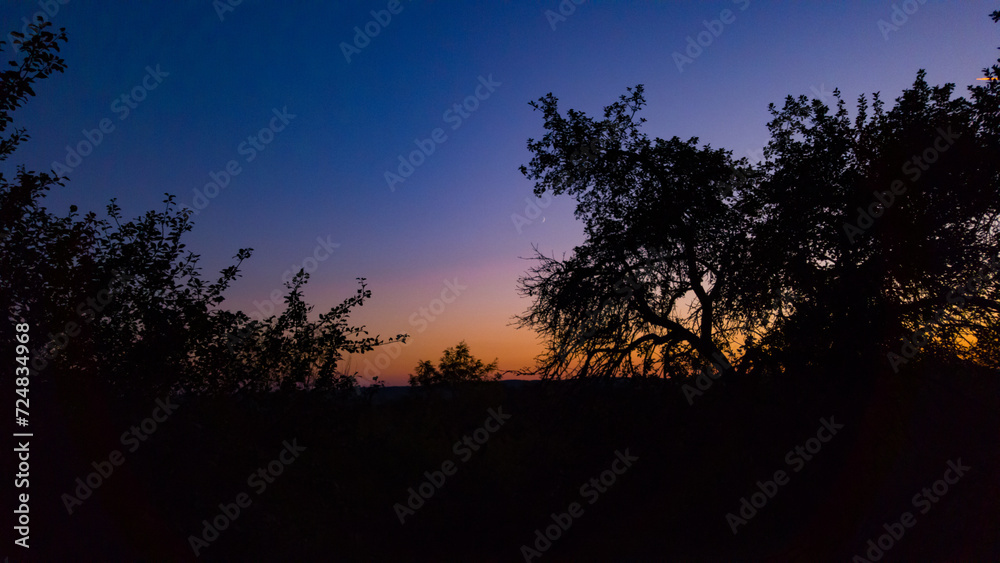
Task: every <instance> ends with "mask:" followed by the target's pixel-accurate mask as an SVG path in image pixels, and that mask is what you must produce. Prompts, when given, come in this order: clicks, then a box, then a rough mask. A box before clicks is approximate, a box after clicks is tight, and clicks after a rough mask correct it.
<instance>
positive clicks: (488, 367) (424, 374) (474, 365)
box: [410, 340, 500, 387]
mask: <svg viewBox="0 0 1000 563" xmlns="http://www.w3.org/2000/svg"><path fill="white" fill-rule="evenodd" d="M496 369H497V360H495V359H494V360H493V362H491V363H489V364H484V363H483V361H482V360H479V359H476V358H475V357H473V356H472V354H471V353H470V352H469V345H468V344H466V343H465V341H464V340H463V341H461V342H459V343H458V345H457V346H455V347H454V348H448V349H446V350H445V351H444V354H443V355H442V356H441V361H440V362H439V363H438V366H437V367H436V368H435V367H434V364H432V363H431V362H430V360H421V361H420V362H419V363H418V364H417V368H416V371H417V373H416V375H410V385H412V386H415V387H416V386H431V385H454V384H458V383H468V382H476V381H496V380H499V379H500V374H499V373H493V374H492V375H491V374H490V372H496Z"/></svg>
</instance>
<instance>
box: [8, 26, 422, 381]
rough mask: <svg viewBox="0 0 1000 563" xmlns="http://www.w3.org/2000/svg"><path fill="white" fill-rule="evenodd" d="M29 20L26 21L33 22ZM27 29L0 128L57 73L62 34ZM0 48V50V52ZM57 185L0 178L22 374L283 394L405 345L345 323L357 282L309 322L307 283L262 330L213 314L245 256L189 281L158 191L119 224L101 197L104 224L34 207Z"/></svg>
mask: <svg viewBox="0 0 1000 563" xmlns="http://www.w3.org/2000/svg"><path fill="white" fill-rule="evenodd" d="M39 19H40V18H39ZM48 27H49V24H47V23H39V24H33V25H31V26H30V33H29V36H28V37H27V38H25V37H24V36H22V35H21V34H20V33H18V32H14V33H12V34H11V36H12V37H15V43H16V44H18V45H19V46H20V48H19V50H18V51H17V54H16V58H15V60H13V61H11V62H10V66H11V67H12V68H13V69H12V70H7V71H4V72H2V73H0V132H4V131H6V129H7V127H8V126H9V125H10V124H11V123H12V117H11V115H10V113H11V112H12V111H13V110H14V109H16V108H17V107H20V106H21V105H22V104H23V103H25V102H26V100H27V99H28V98H29V97H30V96H33V95H34V91H33V90H32V89H31V84H32V83H33V82H34V81H36V80H40V79H43V78H46V77H48V76H49V75H50V74H51V73H52V72H61V71H62V70H63V69H64V68H65V65H64V61H63V59H62V58H60V57H58V56H57V54H56V53H58V51H59V42H65V41H66V34H65V31H64V30H60V33H59V34H53V33H51V32H49V31H48V30H47V28H48ZM0 45H3V43H2V42H0ZM27 139H28V135H27V133H26V132H25V131H24V129H15V130H14V131H13V132H11V133H10V134H9V135H8V136H7V137H5V138H0V160H6V159H7V158H8V157H9V156H10V155H11V154H12V153H13V151H14V150H15V148H16V147H17V146H18V145H19V144H20V143H21V142H23V141H25V140H27ZM64 181H65V179H63V178H58V177H56V176H55V175H53V174H48V173H35V172H32V171H26V170H25V169H24V167H19V168H18V172H17V177H16V180H15V181H14V182H8V181H7V180H6V178H4V176H3V175H2V174H0V270H2V271H3V272H4V276H3V279H2V281H0V290H2V297H3V304H4V306H5V308H6V316H7V322H6V323H0V324H2V326H0V337H2V340H3V341H5V342H10V341H12V340H13V334H12V330H13V326H14V323H24V322H27V323H29V325H30V335H31V343H32V346H31V348H32V350H33V352H32V354H31V356H32V360H31V364H30V366H31V367H30V369H31V375H32V376H33V377H35V378H38V379H42V380H46V379H48V380H58V381H59V382H60V383H61V384H65V385H69V386H74V385H78V386H85V387H88V388H94V387H96V388H101V389H104V390H105V391H106V392H108V393H110V394H112V395H114V396H119V397H122V396H129V397H135V396H141V395H145V396H160V397H162V396H163V395H165V394H169V393H177V392H188V393H233V392H236V391H267V390H271V389H274V388H279V387H280V388H285V389H289V388H294V387H296V384H299V383H301V384H304V385H306V386H313V385H315V386H317V387H319V388H321V389H327V390H334V391H336V390H341V391H344V390H353V389H354V388H355V386H356V374H345V373H340V372H338V371H337V365H338V362H339V361H340V360H341V359H342V357H343V354H344V353H363V352H366V351H369V350H371V349H373V348H374V347H376V346H379V345H382V344H386V343H389V342H395V341H405V338H406V335H403V334H400V335H397V336H396V338H395V339H389V340H382V339H381V338H380V337H378V336H376V337H368V336H367V332H366V331H365V330H364V327H355V326H351V325H350V324H349V323H348V321H347V319H348V316H349V314H350V311H351V310H352V309H353V308H354V307H360V306H362V305H363V304H364V301H365V300H366V299H368V298H370V296H371V292H370V291H368V290H367V289H366V288H365V283H364V279H363V278H359V283H360V285H361V287H360V289H358V291H357V294H356V295H355V296H353V297H350V298H348V299H346V300H344V302H343V303H341V304H340V305H338V306H335V307H333V308H331V310H330V311H329V312H327V313H325V314H322V315H319V319H318V320H317V321H310V320H309V318H308V313H309V312H310V311H311V310H312V307H311V306H309V305H307V304H306V303H305V302H304V301H303V300H302V286H303V285H304V284H305V283H306V281H307V280H308V275H307V274H305V273H304V272H299V274H298V275H296V276H295V277H294V278H293V279H292V280H291V281H290V282H289V283H288V284H287V285H286V287H287V289H288V294H287V296H286V298H285V303H286V306H287V307H286V310H285V311H284V312H282V313H281V314H280V315H278V316H272V317H270V318H268V319H264V320H263V321H260V322H256V321H250V319H249V317H248V316H247V315H246V314H244V313H243V312H241V311H235V312H232V311H227V310H224V309H221V308H220V305H221V304H222V303H223V302H224V301H225V297H224V296H223V293H224V292H225V291H226V289H227V288H228V287H229V285H230V284H231V283H232V282H233V281H234V280H235V279H236V278H237V277H239V266H240V264H241V263H242V262H243V260H246V259H248V258H249V257H250V255H251V252H252V249H249V248H246V249H240V250H239V251H238V252H237V254H236V256H235V257H234V258H235V259H236V260H237V262H236V264H235V265H232V266H229V267H227V268H224V269H223V270H221V271H220V276H219V278H218V279H217V280H216V281H214V282H206V281H205V280H203V279H202V278H201V273H200V268H199V267H198V265H197V263H198V259H199V256H198V255H197V254H194V253H193V252H191V251H189V250H186V248H185V245H184V244H183V243H182V242H181V238H182V236H183V235H184V233H186V232H187V231H190V230H191V229H192V228H193V224H192V223H191V220H190V218H191V214H192V211H191V210H190V209H183V210H182V209H179V208H178V207H177V206H176V204H175V197H174V196H172V195H169V194H167V195H166V199H164V200H163V203H164V209H163V210H162V211H149V212H147V213H146V214H144V215H143V216H142V217H140V218H138V219H136V220H133V221H125V220H124V218H123V217H122V215H121V209H120V208H119V207H118V205H117V203H116V201H115V200H114V199H112V201H111V203H110V204H109V205H108V206H107V215H108V218H107V219H99V218H98V217H97V214H96V213H94V212H88V213H86V214H85V215H84V216H82V217H81V216H80V214H79V212H78V211H77V207H76V206H75V205H74V206H71V207H70V210H69V213H68V214H67V215H66V216H63V217H60V216H56V215H54V214H53V213H51V212H49V211H48V210H47V209H45V208H44V207H43V206H42V205H41V202H42V200H43V199H44V197H45V194H46V192H47V190H49V189H50V188H51V187H53V186H61V185H63V182H64Z"/></svg>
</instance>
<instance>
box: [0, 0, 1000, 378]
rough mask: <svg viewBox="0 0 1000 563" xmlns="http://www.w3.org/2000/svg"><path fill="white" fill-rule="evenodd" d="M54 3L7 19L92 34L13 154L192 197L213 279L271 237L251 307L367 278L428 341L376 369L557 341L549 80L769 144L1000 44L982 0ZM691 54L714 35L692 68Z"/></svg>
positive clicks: (661, 123)
mask: <svg viewBox="0 0 1000 563" xmlns="http://www.w3.org/2000/svg"><path fill="white" fill-rule="evenodd" d="M47 1H48V3H49V4H51V6H48V5H47V4H46V0H43V1H42V2H29V1H7V2H4V3H3V5H2V7H0V17H2V22H3V28H2V29H3V34H4V35H6V33H7V32H9V31H11V30H13V29H18V30H20V29H21V27H22V26H23V25H24V22H23V21H22V18H24V17H32V16H33V14H34V13H36V12H38V11H39V10H40V9H42V8H43V7H45V6H48V9H49V10H50V12H55V13H54V15H52V16H51V17H50V19H51V21H52V22H53V24H54V25H55V27H57V28H58V27H65V28H66V30H67V33H68V35H69V43H68V44H67V45H66V47H65V49H64V57H65V59H66V62H67V66H68V69H67V71H66V72H65V73H63V74H56V75H55V76H53V77H52V78H50V79H48V80H45V81H43V82H42V83H40V84H39V85H38V87H37V88H36V89H35V90H36V93H37V97H36V98H34V99H33V100H32V101H30V102H29V104H28V105H27V106H26V107H25V108H22V109H21V110H19V111H18V112H16V113H15V125H16V126H18V127H26V128H27V129H28V132H29V134H31V136H32V139H31V141H30V142H28V143H27V144H25V145H23V146H22V148H21V149H20V150H18V151H17V152H16V153H15V155H14V157H13V158H12V159H11V160H10V161H8V162H6V163H4V164H3V167H4V168H3V170H4V171H5V173H10V172H12V171H13V167H14V165H16V164H25V165H26V166H27V167H28V168H29V169H34V170H46V169H50V168H52V167H53V166H55V164H54V163H58V164H59V165H60V166H63V167H65V168H64V170H65V174H66V175H67V176H68V177H69V178H70V181H69V182H68V183H67V184H66V186H65V187H64V188H61V189H57V190H55V191H53V192H50V195H49V197H48V198H47V200H46V201H47V206H48V207H49V208H50V209H52V210H54V211H56V212H57V213H59V214H63V213H65V212H66V211H67V210H68V209H67V208H68V206H69V205H70V204H71V203H72V204H77V205H79V206H80V207H81V210H83V211H88V210H96V211H99V212H101V215H102V216H103V210H104V206H105V205H106V204H107V202H108V201H109V200H110V198H112V197H117V198H118V203H119V205H121V207H122V208H123V212H124V214H125V216H126V217H129V218H132V217H135V216H138V215H140V214H142V213H143V212H145V211H146V210H149V209H154V208H155V209H159V208H161V207H162V205H161V203H160V202H161V200H162V199H163V193H164V192H169V193H173V194H177V196H178V200H179V201H180V202H181V203H183V204H185V205H188V206H190V207H192V208H195V209H197V211H198V212H197V214H196V215H195V217H194V222H195V227H194V231H193V232H191V233H189V234H188V236H187V238H186V242H187V245H188V248H189V249H191V250H193V251H194V252H196V253H199V254H201V255H202V260H201V262H200V263H201V265H202V267H203V270H202V273H203V276H204V277H206V278H208V279H214V278H216V277H217V272H218V270H220V269H222V268H223V267H225V266H227V265H229V264H231V263H232V259H231V256H233V255H234V254H235V253H236V251H237V249H239V248H241V247H252V248H254V255H253V257H252V258H251V259H250V260H249V261H248V262H246V263H244V265H243V277H242V278H240V279H239V280H238V281H237V282H236V284H235V286H234V287H233V288H232V289H231V290H230V292H229V293H228V296H229V299H228V300H227V301H226V305H227V306H228V307H230V308H234V309H242V310H243V311H246V312H248V313H253V312H255V311H261V312H263V313H268V312H269V306H271V304H270V299H271V295H272V292H273V291H274V290H281V291H280V293H281V294H283V293H284V291H283V285H282V275H283V274H284V273H285V272H286V271H292V270H295V271H297V270H298V269H299V268H300V267H303V266H305V267H307V270H308V269H312V270H313V271H312V275H311V279H310V281H309V284H308V285H307V286H306V288H305V298H306V300H307V302H309V303H312V304H314V305H316V309H315V310H314V315H315V314H318V313H319V312H324V311H326V310H328V309H329V308H330V307H331V306H333V305H335V304H337V303H339V302H340V301H342V300H343V299H344V298H347V297H349V296H351V295H353V294H354V291H355V289H356V282H355V278H356V277H366V278H367V279H368V284H369V288H370V289H371V290H372V293H373V295H372V299H371V301H369V302H368V303H367V304H366V305H365V306H364V307H363V308H361V309H357V310H356V312H355V314H354V315H353V316H352V321H353V322H354V323H356V324H364V325H367V327H368V329H369V331H370V333H371V334H372V335H375V334H381V335H382V336H390V335H395V334H397V333H401V332H405V333H409V334H410V336H411V338H410V341H409V344H407V345H406V346H404V347H401V348H400V349H398V350H395V352H396V353H395V354H392V355H395V357H390V356H391V355H390V354H388V353H387V352H388V351H386V352H385V353H381V356H382V357H381V358H379V356H380V353H379V352H374V353H371V354H368V355H366V356H365V357H363V358H361V357H359V358H353V359H352V364H351V366H350V367H351V368H352V370H357V371H361V372H362V374H363V375H366V376H369V377H370V376H372V375H380V379H383V380H386V381H387V383H388V384H390V385H393V384H404V383H405V381H406V375H407V374H409V373H412V371H413V369H414V366H415V365H416V363H417V360H418V359H433V360H435V362H436V360H437V359H438V358H439V357H440V355H441V352H442V351H443V350H444V349H445V348H447V347H450V346H453V345H455V344H456V343H458V342H459V341H460V340H463V339H464V340H466V341H467V342H468V343H469V346H470V348H471V351H472V353H473V354H474V355H476V356H478V357H480V358H483V359H485V360H487V361H488V360H492V359H493V358H494V357H497V358H499V360H500V368H501V369H515V368H520V367H527V366H529V365H531V364H532V359H533V357H534V356H535V355H536V354H537V353H538V352H539V351H540V350H541V346H540V343H539V342H538V341H537V339H536V337H535V335H534V334H533V333H531V332H528V331H527V330H525V329H520V330H519V329H515V328H514V327H513V326H511V325H510V323H511V317H512V316H513V315H515V314H518V313H521V312H523V311H524V310H525V309H526V307H527V305H528V302H527V301H526V300H522V299H521V298H519V297H518V296H517V294H516V291H515V289H516V281H517V278H518V277H519V276H520V275H522V274H523V273H524V272H525V271H526V269H527V268H528V267H529V266H530V265H531V262H529V261H526V260H522V259H520V258H521V257H529V256H531V255H532V249H531V245H532V244H537V245H538V246H539V248H540V249H541V250H542V251H543V252H545V253H546V254H555V255H556V256H561V255H562V254H563V253H569V252H570V251H571V250H572V248H573V246H574V245H575V244H578V243H579V242H582V240H583V239H582V226H581V225H580V224H579V223H577V222H576V221H575V220H574V219H573V208H574V204H573V201H572V200H570V199H568V198H566V197H565V196H563V197H559V198H555V199H553V200H551V203H550V204H549V205H547V206H545V207H544V209H542V213H541V216H539V217H537V218H535V219H534V220H531V219H530V216H529V215H526V211H525V208H526V206H527V204H528V202H530V201H532V200H534V201H535V202H536V203H538V204H541V205H545V203H546V200H537V199H536V198H534V196H533V195H532V192H531V190H532V185H531V183H530V182H528V181H527V180H526V179H525V178H524V177H523V176H521V175H520V173H519V172H518V170H517V168H518V166H519V165H521V164H524V163H527V161H528V160H529V159H530V154H529V153H528V151H527V149H526V148H525V144H526V141H527V139H528V138H529V137H535V138H538V137H540V136H541V135H542V134H543V129H542V121H541V116H540V114H539V113H537V112H534V111H532V109H531V108H530V107H529V106H528V102H529V101H530V100H534V99H537V98H538V97H540V96H542V95H544V94H546V93H548V92H552V93H554V94H555V95H556V96H557V97H558V98H559V100H560V107H561V109H562V110H563V111H565V110H566V109H568V108H574V109H579V110H583V111H585V112H587V113H588V114H591V115H599V114H600V111H601V110H602V108H603V107H604V106H605V105H607V104H609V103H611V102H613V101H615V100H616V99H617V97H618V96H619V95H621V94H624V93H625V88H626V87H627V86H634V85H635V84H639V83H642V84H645V86H646V98H647V101H648V105H647V108H646V112H645V114H644V116H645V117H646V118H647V119H648V122H647V123H646V132H647V133H648V134H649V135H650V136H651V137H653V136H659V137H663V138H670V137H671V136H674V135H677V136H679V137H681V138H685V139H686V138H688V137H692V136H697V137H699V138H700V139H701V142H702V143H709V144H711V145H712V146H713V147H720V146H721V147H724V148H727V149H730V150H732V151H733V153H734V155H735V156H736V157H741V156H747V157H750V158H751V159H752V160H756V159H757V157H756V156H754V155H755V154H759V150H760V148H761V147H762V146H763V145H764V144H765V143H766V141H767V129H766V127H765V124H766V122H767V120H768V113H767V105H768V103H771V102H774V103H776V104H778V105H780V104H781V103H782V100H783V99H784V97H785V96H787V95H789V94H791V95H796V96H798V95H800V94H805V95H808V96H821V95H827V99H828V100H830V99H831V97H830V96H829V92H830V91H832V90H833V89H834V88H835V87H839V88H840V89H841V91H842V92H843V93H844V98H845V99H846V100H847V101H848V102H849V107H850V106H851V105H852V104H853V103H854V101H855V100H856V99H857V97H858V95H860V94H863V93H867V94H870V93H871V92H874V91H881V92H882V95H883V99H885V100H886V101H887V103H890V104H891V100H892V99H894V98H895V97H896V96H897V95H899V93H900V92H901V90H902V89H903V88H904V87H907V86H909V85H911V84H912V82H913V79H914V76H915V74H916V72H917V69H919V68H925V69H927V79H928V82H930V83H931V84H943V83H946V82H954V83H955V84H956V85H957V86H958V88H957V89H958V94H959V95H965V93H966V89H965V87H966V86H968V85H971V84H973V83H974V82H975V78H976V77H978V76H981V74H980V69H982V68H983V67H984V66H988V65H990V64H991V63H992V62H994V61H995V60H996V58H997V55H996V54H997V50H996V47H997V46H998V45H1000V38H998V29H1000V26H997V25H996V24H994V23H992V22H991V21H990V20H989V18H988V14H989V12H991V11H992V10H995V9H997V6H996V4H995V3H986V2H971V1H970V2H934V1H933V0H927V1H926V2H925V3H921V2H918V1H916V0H910V1H908V2H897V3H895V4H893V3H892V2H850V3H844V4H839V3H838V4H834V3H822V4H820V3H815V4H814V3H796V4H785V3H783V4H778V3H771V2H764V1H762V0H735V1H730V0H724V1H717V2H701V3H673V2H656V3H653V2H641V3H640V2H597V1H593V0H590V1H585V2H582V3H581V4H580V5H576V4H575V3H573V2H571V1H570V0H564V1H563V2H562V3H561V4H560V2H557V1H555V0H550V1H542V2H503V3H500V2H476V3H472V2H468V3H460V2H419V1H413V2H411V1H408V0H401V1H400V2H389V1H384V0H376V1H365V2H330V3H302V4H303V5H301V6H300V5H299V4H298V3H295V4H294V5H291V6H290V5H286V4H285V3H277V2H261V1H253V0H243V1H242V2H241V3H238V5H236V6H231V5H230V4H229V2H227V1H226V0H220V1H216V2H214V3H213V2H211V1H209V0H199V1H188V2H166V1H161V2H157V3H149V4H155V5H150V6H146V5H143V6H139V5H137V4H132V3H117V2H115V3H108V2H105V3H96V2H91V3H88V2H84V1H83V0H58V1H57V0H47ZM230 1H231V2H232V3H234V4H236V3H237V2H238V0H230ZM61 2H62V3H61ZM63 3H64V4H63ZM308 4H311V5H308ZM40 6H41V7H40ZM112 6H113V7H112ZM894 6H895V8H894ZM54 7H58V11H55V10H54ZM390 10H392V11H395V12H397V13H392V12H391V11H390ZM560 10H562V12H561V13H560ZM726 10H728V12H726ZM904 10H905V11H904ZM372 11H375V15H373V14H372ZM547 11H550V13H548V14H546V12H547ZM907 11H908V12H911V13H909V14H907ZM43 13H44V12H43ZM47 17H48V16H47ZM894 17H895V20H893V18H894ZM378 20H381V22H382V23H380V22H379V21H378ZM712 20H719V21H718V22H716V23H713V22H712ZM880 20H883V21H884V22H885V24H883V25H882V26H881V27H880V23H879V21H880ZM706 22H707V23H706ZM383 24H384V25H383ZM890 26H891V27H890ZM356 27H357V28H359V29H360V30H361V31H362V32H364V30H365V29H366V28H367V29H368V30H369V31H371V32H373V34H374V36H373V37H368V36H367V35H365V36H359V35H358V31H357V30H356V29H355V28H356ZM713 31H714V32H715V35H713V34H712V32H713ZM699 34H701V36H700V39H701V41H702V43H703V45H707V46H701V47H700V52H699V50H698V49H696V48H695V47H689V42H688V38H689V37H690V38H691V41H695V42H696V41H698V39H699V37H698V36H699ZM709 40H710V41H709ZM343 44H346V45H349V46H350V47H346V48H345V47H344V45H343ZM8 48H9V46H8ZM687 49H690V53H686V52H685V51H686V50H687ZM345 52H346V54H345ZM675 52H676V53H679V54H680V55H684V56H690V60H689V61H681V65H680V66H681V67H682V68H680V69H679V68H678V62H677V61H676V60H675V56H674V53H675ZM456 104H458V106H457V107H456ZM102 126H103V127H104V129H105V131H104V132H101V127H102ZM94 130H96V131H94ZM262 130H263V131H262ZM436 130H439V131H436ZM88 138H89V139H90V140H89V141H88ZM90 144H93V145H94V146H93V150H92V151H91V152H89V154H86V155H83V154H80V156H79V157H77V156H76V155H75V154H68V147H69V148H71V149H74V150H75V149H76V148H77V147H82V148H81V151H80V152H81V153H83V152H87V148H88V146H89V145H90ZM421 147H423V152H424V153H429V154H426V156H425V155H423V154H415V155H413V156H412V157H411V153H413V151H419V150H421ZM401 156H402V157H403V158H404V159H411V162H412V169H410V168H409V167H405V166H404V167H403V168H402V170H400V168H401V164H400V157H401ZM227 168H228V171H227ZM411 170H412V171H411ZM387 172H389V173H392V174H397V175H399V178H401V179H402V181H394V178H392V177H390V178H389V179H388V180H387V178H386V173H387ZM404 174H405V175H407V176H406V177H405V178H403V175H404ZM213 181H216V182H218V183H219V184H225V186H224V187H222V188H221V189H219V190H214V189H213V187H212V186H207V191H206V184H209V183H210V182H213ZM390 184H392V185H391V187H390ZM199 193H200V194H202V195H199ZM526 198H527V199H526ZM515 214H518V215H521V216H524V217H525V219H526V221H527V222H522V221H515V220H514V218H512V216H513V215H515ZM317 258H319V259H318V260H317ZM442 298H443V300H442ZM436 300H441V301H436ZM277 303H279V305H278V306H277V308H278V309H279V310H280V307H281V306H282V305H280V299H278V300H277ZM376 365H377V366H378V367H376ZM362 383H363V384H364V383H365V382H364V381H363V382H362Z"/></svg>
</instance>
